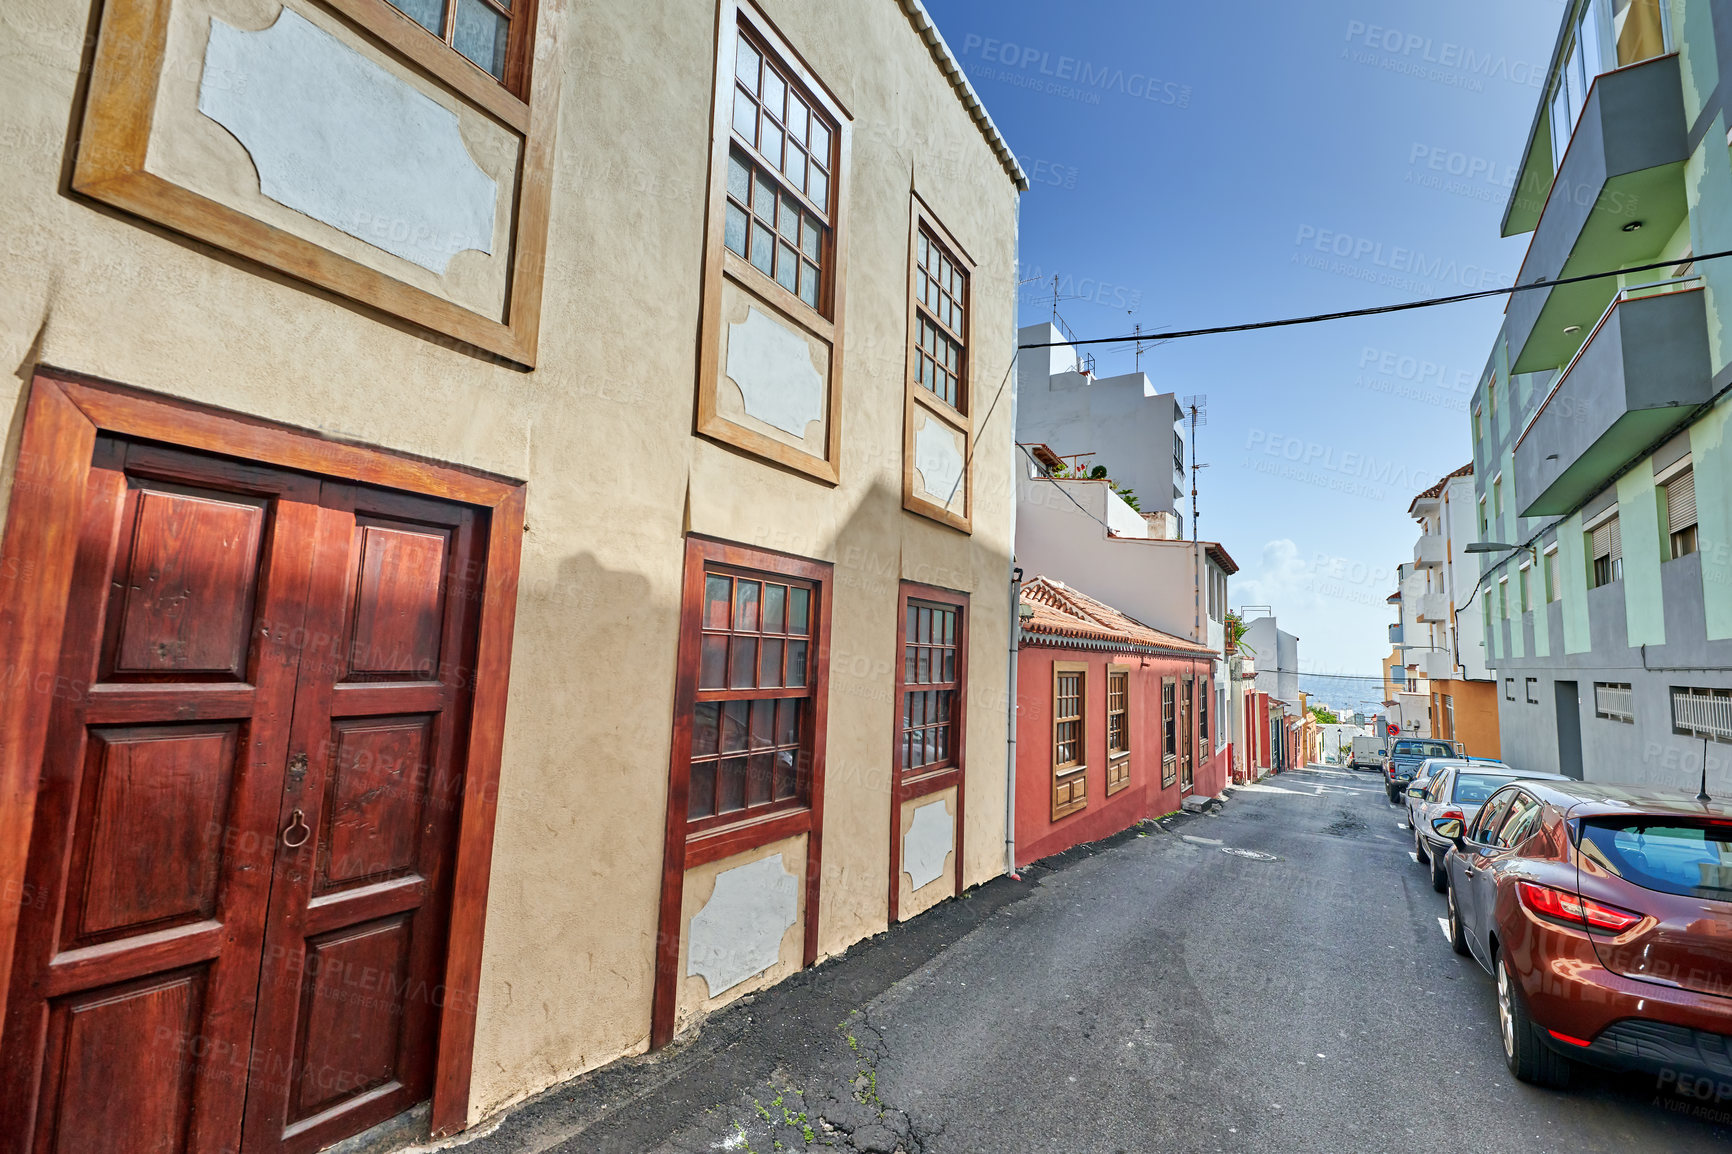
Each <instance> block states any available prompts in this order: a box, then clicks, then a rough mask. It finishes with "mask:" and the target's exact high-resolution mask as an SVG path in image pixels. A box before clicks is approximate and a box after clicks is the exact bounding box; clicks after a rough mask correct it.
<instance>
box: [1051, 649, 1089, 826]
mask: <svg viewBox="0 0 1732 1154" xmlns="http://www.w3.org/2000/svg"><path fill="white" fill-rule="evenodd" d="M1087 679H1088V666H1086V665H1083V664H1082V663H1080V662H1073V661H1055V662H1053V666H1052V816H1053V820H1054V821H1057V820H1058V819H1059V818H1061V817H1063V816H1065V815H1066V814H1068V813H1075V812H1076V811H1077V810H1079V809H1081V808H1082V807H1083V806H1085V805H1087V804H1088V790H1087V781H1088V773H1087V769H1088V767H1087V766H1086V765H1085V764H1083V759H1084V758H1085V757H1086V756H1087V754H1086V746H1085V744H1084V743H1085V741H1086V740H1087V736H1088V733H1087V727H1086V726H1085V724H1084V723H1083V703H1084V700H1085V698H1086V695H1087V694H1086V690H1087Z"/></svg>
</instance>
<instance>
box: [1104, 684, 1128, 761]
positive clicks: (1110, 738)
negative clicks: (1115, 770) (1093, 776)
mask: <svg viewBox="0 0 1732 1154" xmlns="http://www.w3.org/2000/svg"><path fill="white" fill-rule="evenodd" d="M1130 699H1131V675H1130V673H1129V672H1125V671H1121V670H1114V671H1111V672H1109V673H1108V674H1107V752H1108V753H1109V754H1113V755H1118V754H1122V753H1129V752H1130V751H1131V724H1130Z"/></svg>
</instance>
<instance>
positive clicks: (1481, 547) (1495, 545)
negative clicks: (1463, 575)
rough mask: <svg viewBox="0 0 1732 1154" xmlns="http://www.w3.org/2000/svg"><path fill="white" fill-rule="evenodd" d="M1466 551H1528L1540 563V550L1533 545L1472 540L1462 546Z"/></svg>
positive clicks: (1463, 550) (1536, 562) (1536, 563)
mask: <svg viewBox="0 0 1732 1154" xmlns="http://www.w3.org/2000/svg"><path fill="white" fill-rule="evenodd" d="M1462 552H1464V553H1524V552H1525V553H1526V554H1527V555H1528V556H1530V557H1532V558H1533V559H1534V564H1535V565H1538V564H1539V563H1540V554H1539V550H1538V549H1535V548H1534V547H1533V546H1532V545H1510V544H1507V543H1506V542H1503V541H1471V542H1469V543H1468V544H1467V545H1464V546H1463V547H1462Z"/></svg>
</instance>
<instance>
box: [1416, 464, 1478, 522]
mask: <svg viewBox="0 0 1732 1154" xmlns="http://www.w3.org/2000/svg"><path fill="white" fill-rule="evenodd" d="M1471 476H1473V462H1472V461H1469V462H1468V463H1467V464H1465V465H1463V466H1462V467H1461V468H1459V469H1457V470H1456V471H1455V472H1453V473H1446V474H1445V475H1444V477H1443V479H1442V480H1440V481H1438V483H1437V484H1435V485H1433V486H1432V487H1431V488H1429V489H1427V490H1426V491H1425V492H1423V493H1421V494H1420V495H1419V496H1417V497H1415V498H1414V499H1413V500H1411V501H1409V502H1408V503H1407V508H1408V510H1409V511H1411V510H1412V509H1413V507H1414V506H1415V505H1417V504H1419V503H1420V502H1421V501H1429V500H1431V499H1432V498H1433V497H1441V496H1443V487H1444V486H1445V485H1447V484H1449V483H1450V482H1451V481H1453V480H1455V479H1456V478H1457V477H1471Z"/></svg>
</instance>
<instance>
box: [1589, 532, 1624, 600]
mask: <svg viewBox="0 0 1732 1154" xmlns="http://www.w3.org/2000/svg"><path fill="white" fill-rule="evenodd" d="M1589 536H1590V548H1591V550H1592V556H1593V559H1594V564H1593V585H1594V588H1595V589H1598V588H1599V587H1600V586H1602V585H1610V584H1611V583H1612V582H1614V581H1621V580H1623V577H1624V543H1623V538H1622V537H1621V536H1620V534H1619V533H1618V518H1617V515H1616V514H1613V515H1612V516H1611V517H1610V518H1608V519H1607V520H1605V521H1602V522H1600V524H1599V525H1598V526H1597V527H1596V528H1595V529H1594V530H1593V532H1592V533H1591V534H1590V535H1589Z"/></svg>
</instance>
